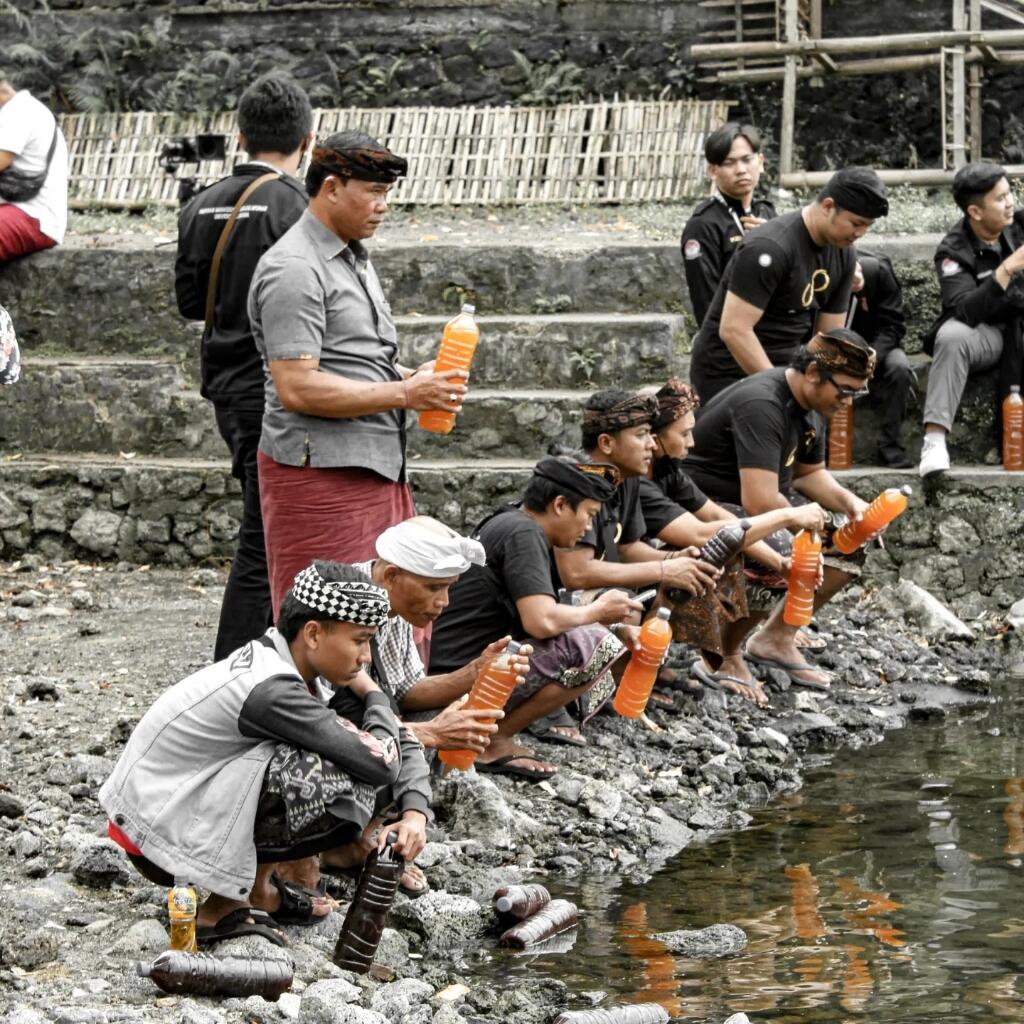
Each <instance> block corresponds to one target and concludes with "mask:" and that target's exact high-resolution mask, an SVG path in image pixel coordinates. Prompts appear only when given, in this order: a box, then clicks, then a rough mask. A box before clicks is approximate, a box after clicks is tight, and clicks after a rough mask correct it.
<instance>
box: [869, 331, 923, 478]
mask: <svg viewBox="0 0 1024 1024" xmlns="http://www.w3.org/2000/svg"><path fill="white" fill-rule="evenodd" d="M914 379H915V378H914V371H913V370H912V369H911V368H910V361H909V360H908V359H907V353H906V352H904V351H903V349H901V348H894V349H890V350H889V351H888V352H887V353H886V354H885V358H884V359H882V361H881V362H880V363H879V364H878V367H877V369H876V370H875V376H874V378H873V380H872V381H871V384H870V385H869V387H870V389H871V401H872V403H873V404H874V405H875V406H876V407H877V408H878V409H879V411H880V412H881V422H880V424H879V431H878V453H879V454H880V455H881V456H883V457H884V458H887V459H895V458H899V457H901V456H903V455H904V454H905V450H904V448H903V436H902V435H903V421H904V420H905V419H906V416H907V402H908V401H909V400H910V392H911V390H912V389H913V387H914Z"/></svg>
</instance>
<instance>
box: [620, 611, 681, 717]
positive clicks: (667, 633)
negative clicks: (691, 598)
mask: <svg viewBox="0 0 1024 1024" xmlns="http://www.w3.org/2000/svg"><path fill="white" fill-rule="evenodd" d="M671 615H672V613H671V611H669V609H668V608H659V609H658V611H657V614H655V616H654V617H653V618H651V619H648V620H647V621H646V622H645V623H644V624H643V627H642V628H641V630H640V649H639V650H638V651H634V652H633V654H632V656H631V657H630V659H629V664H628V665H627V666H626V671H625V672H623V673H622V679H621V680H620V681H619V688H618V689H617V690H616V691H615V698H614V699H613V700H612V707H613V708H615V710H616V711H617V712H618V713H619V714H620V715H622V717H623V718H639V717H640V716H641V715H642V714H643V713H644V709H645V708H646V707H647V701H648V700H649V699H650V696H651V690H653V689H654V681H655V679H657V678H658V669H659V668H660V667H661V663H662V661H663V660H664V658H665V652H666V651H667V650H668V645H669V644H670V643H671V642H672V627H671V626H670V625H669V624H668V620H669V618H670V617H671Z"/></svg>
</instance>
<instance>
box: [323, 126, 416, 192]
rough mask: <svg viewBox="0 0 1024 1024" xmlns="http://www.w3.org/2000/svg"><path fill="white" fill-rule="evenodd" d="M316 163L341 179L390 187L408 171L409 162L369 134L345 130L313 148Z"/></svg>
mask: <svg viewBox="0 0 1024 1024" xmlns="http://www.w3.org/2000/svg"><path fill="white" fill-rule="evenodd" d="M313 163H315V164H319V165H320V166H321V167H325V168H326V169H327V170H328V171H330V172H331V173H332V174H337V175H338V176H339V177H340V178H355V179H356V180H358V181H376V182H381V183H383V184H385V185H391V184H393V183H394V182H395V181H397V180H398V179H399V178H401V177H402V176H403V175H405V174H406V173H407V172H408V170H409V162H408V160H406V159H405V158H404V157H401V156H396V155H395V154H394V153H392V152H391V150H390V149H388V148H387V147H386V146H382V145H381V144H380V143H379V142H378V141H377V140H376V139H374V138H371V137H370V136H369V135H367V134H366V132H356V131H344V132H335V133H334V134H333V135H329V136H328V137H327V138H326V139H325V140H324V142H323V144H322V145H320V146H316V147H315V148H314V149H313Z"/></svg>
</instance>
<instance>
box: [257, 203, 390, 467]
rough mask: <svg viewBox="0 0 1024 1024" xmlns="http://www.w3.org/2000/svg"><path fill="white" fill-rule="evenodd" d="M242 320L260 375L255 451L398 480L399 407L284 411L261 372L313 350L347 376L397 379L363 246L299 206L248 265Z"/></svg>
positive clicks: (384, 312) (386, 322)
mask: <svg viewBox="0 0 1024 1024" xmlns="http://www.w3.org/2000/svg"><path fill="white" fill-rule="evenodd" d="M249 320H250V323H251V324H252V330H253V337H254V338H255V339H256V347H257V348H258V349H259V352H260V354H261V355H262V356H263V368H264V373H265V388H264V395H265V404H264V412H263V433H262V436H261V437H260V450H261V451H262V452H264V454H266V455H269V456H270V458H272V459H273V460H274V461H275V462H280V463H282V464H284V465H287V466H304V465H310V466H314V467H318V468H325V467H333V468H337V467H359V468H364V469H371V470H373V471H375V472H377V473H379V474H380V475H381V476H383V477H386V478H387V479H388V480H402V479H404V476H405V411H404V410H403V409H389V410H387V411H386V412H380V413H374V414H372V415H369V416H359V417H353V418H346V419H331V418H328V417H324V416H307V415H304V414H302V413H296V412H289V411H288V410H287V409H285V408H284V406H283V405H282V404H281V400H280V398H279V397H278V394H277V390H276V389H275V387H274V381H273V377H272V376H271V373H270V367H269V364H270V363H271V362H272V361H273V360H275V359H302V358H312V359H319V360H320V370H321V371H322V372H324V373H336V374H338V375H339V376H341V377H347V378H349V379H350V380H358V381H368V382H373V383H377V382H387V381H395V380H401V376H402V375H401V371H400V370H399V368H398V340H397V332H396V330H395V322H394V320H393V319H392V316H391V308H390V306H389V305H388V303H387V300H386V299H385V298H384V292H383V290H382V289H381V285H380V281H379V280H378V278H377V274H376V271H375V270H374V269H373V265H372V264H371V263H370V261H369V258H368V256H367V254H366V250H365V248H364V247H363V246H362V245H361V244H360V243H359V242H351V243H349V244H348V245H346V244H345V243H344V242H343V241H342V240H341V239H340V238H338V236H337V235H335V234H334V232H332V231H330V230H329V229H328V228H327V227H325V226H324V225H323V224H321V223H320V221H319V220H317V219H316V217H314V216H313V214H311V213H310V212H309V211H308V210H307V211H306V212H305V213H304V214H303V215H302V216H301V217H300V218H299V220H298V221H297V222H296V223H295V225H294V226H293V227H292V228H291V229H290V230H289V231H287V232H286V233H285V234H284V235H282V236H281V238H280V240H279V241H278V242H277V244H276V245H274V246H272V247H271V248H270V249H268V250H267V252H266V253H264V255H263V257H262V259H261V260H260V261H259V263H258V264H257V266H256V272H255V273H254V274H253V279H252V285H251V287H250V289H249Z"/></svg>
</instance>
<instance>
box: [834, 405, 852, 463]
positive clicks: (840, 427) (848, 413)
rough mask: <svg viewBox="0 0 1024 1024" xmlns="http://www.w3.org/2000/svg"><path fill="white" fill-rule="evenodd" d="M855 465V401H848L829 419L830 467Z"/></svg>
mask: <svg viewBox="0 0 1024 1024" xmlns="http://www.w3.org/2000/svg"><path fill="white" fill-rule="evenodd" d="M852 465H853V403H852V402H846V403H845V404H844V405H842V406H841V407H840V409H839V412H837V413H836V414H835V416H833V417H832V419H830V420H829V421H828V468H829V469H849V468H850V467H851V466H852Z"/></svg>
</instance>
